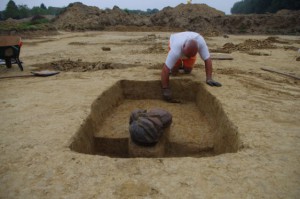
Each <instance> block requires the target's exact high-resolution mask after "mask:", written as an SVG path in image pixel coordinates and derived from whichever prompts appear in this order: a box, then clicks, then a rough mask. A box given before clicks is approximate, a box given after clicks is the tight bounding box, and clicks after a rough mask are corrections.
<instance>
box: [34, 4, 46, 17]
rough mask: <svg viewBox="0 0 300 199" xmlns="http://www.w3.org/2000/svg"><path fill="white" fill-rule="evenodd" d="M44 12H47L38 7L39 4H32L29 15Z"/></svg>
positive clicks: (44, 13) (43, 13)
mask: <svg viewBox="0 0 300 199" xmlns="http://www.w3.org/2000/svg"><path fill="white" fill-rule="evenodd" d="M46 14H47V10H45V9H42V8H41V7H39V6H34V7H33V8H32V9H31V15H32V16H35V15H46Z"/></svg>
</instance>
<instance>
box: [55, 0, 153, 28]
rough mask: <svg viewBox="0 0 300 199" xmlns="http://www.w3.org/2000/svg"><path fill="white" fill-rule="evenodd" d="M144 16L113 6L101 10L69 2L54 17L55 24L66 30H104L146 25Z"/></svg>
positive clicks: (146, 21)
mask: <svg viewBox="0 0 300 199" xmlns="http://www.w3.org/2000/svg"><path fill="white" fill-rule="evenodd" d="M148 21H149V20H147V18H146V17H143V16H139V15H133V14H128V13H126V12H124V11H122V10H121V9H120V8H118V7H117V6H115V7H114V8H113V9H112V10H111V9H106V10H101V9H99V8H98V7H91V6H86V5H84V4H82V3H73V4H70V5H69V6H68V7H67V9H66V11H65V12H64V13H62V14H61V15H59V16H58V17H57V18H56V19H55V22H54V24H55V26H56V27H57V28H59V29H67V30H104V29H105V27H107V26H116V25H128V26H131V25H135V26H143V25H147V24H148Z"/></svg>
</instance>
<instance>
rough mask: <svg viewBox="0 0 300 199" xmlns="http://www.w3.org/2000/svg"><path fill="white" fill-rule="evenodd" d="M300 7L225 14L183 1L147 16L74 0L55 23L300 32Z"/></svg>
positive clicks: (60, 26) (208, 33) (111, 27)
mask: <svg viewBox="0 0 300 199" xmlns="http://www.w3.org/2000/svg"><path fill="white" fill-rule="evenodd" d="M299 21H300V11H288V10H282V11H279V12H278V13H276V14H260V15H255V14H252V15H225V14H224V13H223V12H221V11H219V10H216V9H214V8H211V7H209V6H207V5H206V4H180V5H178V6H177V7H175V8H172V7H166V8H164V9H162V10H161V11H160V12H158V13H156V14H153V15H150V16H146V15H139V14H129V13H127V12H125V11H123V10H121V9H120V8H118V7H117V6H115V7H114V8H113V9H105V10H101V9H99V8H97V7H91V6H86V5H84V4H82V3H73V4H70V5H69V6H68V7H67V9H66V11H65V12H64V13H62V14H61V15H60V16H58V17H57V18H56V19H55V21H54V24H55V26H56V27H57V28H58V29H65V30H74V31H76V30H104V29H105V30H120V31H122V30H123V31H143V30H146V29H148V30H151V29H156V30H157V29H158V30H168V31H186V30H190V31H195V32H200V33H201V34H203V35H206V36H216V35H221V34H224V33H227V34H249V33H250V34H299V33H300V23H299Z"/></svg>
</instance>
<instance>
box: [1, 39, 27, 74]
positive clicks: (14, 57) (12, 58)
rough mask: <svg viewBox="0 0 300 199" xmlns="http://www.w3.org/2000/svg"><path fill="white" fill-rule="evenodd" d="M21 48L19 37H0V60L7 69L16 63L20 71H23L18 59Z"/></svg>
mask: <svg viewBox="0 0 300 199" xmlns="http://www.w3.org/2000/svg"><path fill="white" fill-rule="evenodd" d="M21 47H22V41H21V37H19V36H0V59H3V60H5V65H6V67H7V68H11V66H12V63H17V64H18V66H19V68H20V70H21V71H23V66H22V63H21V61H20V59H19V56H20V51H21Z"/></svg>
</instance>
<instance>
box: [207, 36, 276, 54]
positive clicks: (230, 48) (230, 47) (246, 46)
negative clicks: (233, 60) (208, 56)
mask: <svg viewBox="0 0 300 199" xmlns="http://www.w3.org/2000/svg"><path fill="white" fill-rule="evenodd" d="M273 43H274V42H273V39H269V38H267V39H265V40H256V39H247V40H246V41H244V42H243V43H240V44H233V43H226V44H224V45H223V47H222V48H218V49H212V50H211V52H222V53H232V52H234V51H242V52H251V51H253V50H255V49H275V48H277V47H276V46H275V45H274V44H273Z"/></svg>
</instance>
